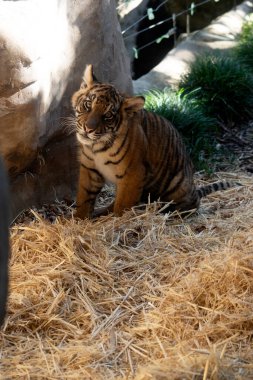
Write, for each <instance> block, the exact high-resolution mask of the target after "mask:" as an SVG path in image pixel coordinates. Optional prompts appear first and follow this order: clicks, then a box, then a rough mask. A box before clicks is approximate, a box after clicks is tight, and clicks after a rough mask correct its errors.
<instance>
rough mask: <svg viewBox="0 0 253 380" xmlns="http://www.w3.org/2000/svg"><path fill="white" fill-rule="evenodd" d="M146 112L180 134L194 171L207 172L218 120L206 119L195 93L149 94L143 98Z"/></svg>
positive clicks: (164, 91) (171, 91)
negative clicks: (173, 127) (170, 124)
mask: <svg viewBox="0 0 253 380" xmlns="http://www.w3.org/2000/svg"><path fill="white" fill-rule="evenodd" d="M145 99H146V102H145V108H146V109H147V110H148V111H151V112H155V113H157V114H158V115H160V116H163V117H165V118H166V119H168V120H169V121H170V122H171V123H172V124H173V125H174V126H175V127H176V128H177V129H178V130H179V131H180V133H181V134H182V137H183V139H184V141H185V143H186V146H187V149H188V152H189V154H190V155H191V158H192V160H193V162H194V165H195V167H196V169H198V170H203V169H204V170H207V169H208V167H209V164H208V162H207V157H209V156H211V155H213V154H214V153H215V151H216V146H217V144H216V142H215V139H214V135H215V134H216V133H217V120H216V119H215V118H213V117H210V116H207V115H206V114H205V112H204V110H203V107H202V104H201V103H200V102H199V101H198V99H195V98H194V93H190V94H185V93H184V92H183V91H182V90H180V91H177V92H176V91H173V90H171V89H168V88H166V89H164V90H163V91H160V90H151V91H149V92H148V93H146V94H145Z"/></svg>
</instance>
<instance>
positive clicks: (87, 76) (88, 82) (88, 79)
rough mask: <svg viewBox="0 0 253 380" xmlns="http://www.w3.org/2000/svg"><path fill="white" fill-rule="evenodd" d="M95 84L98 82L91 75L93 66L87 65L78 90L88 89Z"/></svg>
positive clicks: (92, 74)
mask: <svg viewBox="0 0 253 380" xmlns="http://www.w3.org/2000/svg"><path fill="white" fill-rule="evenodd" d="M95 82H98V80H97V78H96V77H95V75H94V73H93V66H92V65H87V66H86V69H85V70H84V74H83V81H82V83H81V87H80V88H85V87H90V86H92V85H93V84H94V83H95Z"/></svg>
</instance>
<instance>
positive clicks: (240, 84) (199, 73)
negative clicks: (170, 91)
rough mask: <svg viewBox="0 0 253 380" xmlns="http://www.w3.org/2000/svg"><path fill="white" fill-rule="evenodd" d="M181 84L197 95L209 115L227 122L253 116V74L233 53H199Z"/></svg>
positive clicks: (195, 96)
mask: <svg viewBox="0 0 253 380" xmlns="http://www.w3.org/2000/svg"><path fill="white" fill-rule="evenodd" d="M179 87H180V88H183V89H184V91H186V92H187V93H188V94H192V95H194V98H195V99H196V100H197V101H198V102H199V103H201V104H202V105H203V107H204V108H205V110H206V112H207V114H208V115H210V116H212V117H216V118H218V119H219V120H221V121H223V122H225V123H228V124H229V123H231V122H237V121H243V120H247V119H250V118H251V117H252V116H253V108H252V104H253V77H252V75H251V74H249V73H248V72H247V70H245V67H243V66H242V64H240V63H239V62H238V60H236V59H235V58H233V57H230V56H222V55H211V54H207V55H203V56H199V57H197V59H196V60H195V61H194V62H193V63H192V64H191V66H190V71H189V72H188V73H187V74H185V75H184V76H183V77H182V79H181V82H180V84H179Z"/></svg>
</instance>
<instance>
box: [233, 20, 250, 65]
mask: <svg viewBox="0 0 253 380" xmlns="http://www.w3.org/2000/svg"><path fill="white" fill-rule="evenodd" d="M233 55H234V57H235V58H236V59H238V60H239V61H240V62H241V63H243V64H244V65H246V66H247V68H248V70H250V71H251V72H253V17H251V18H250V19H249V20H248V21H246V22H245V23H244V25H243V27H242V32H241V34H240V35H239V43H238V45H237V46H236V47H235V48H234V50H233Z"/></svg>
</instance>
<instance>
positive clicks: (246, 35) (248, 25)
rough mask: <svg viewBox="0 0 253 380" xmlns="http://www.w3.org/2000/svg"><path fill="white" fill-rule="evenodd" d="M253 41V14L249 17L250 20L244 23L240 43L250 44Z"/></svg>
mask: <svg viewBox="0 0 253 380" xmlns="http://www.w3.org/2000/svg"><path fill="white" fill-rule="evenodd" d="M252 39H253V13H251V14H250V15H249V16H248V20H247V21H246V22H244V24H243V26H242V31H241V33H240V35H239V41H240V42H248V41H249V40H252Z"/></svg>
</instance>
